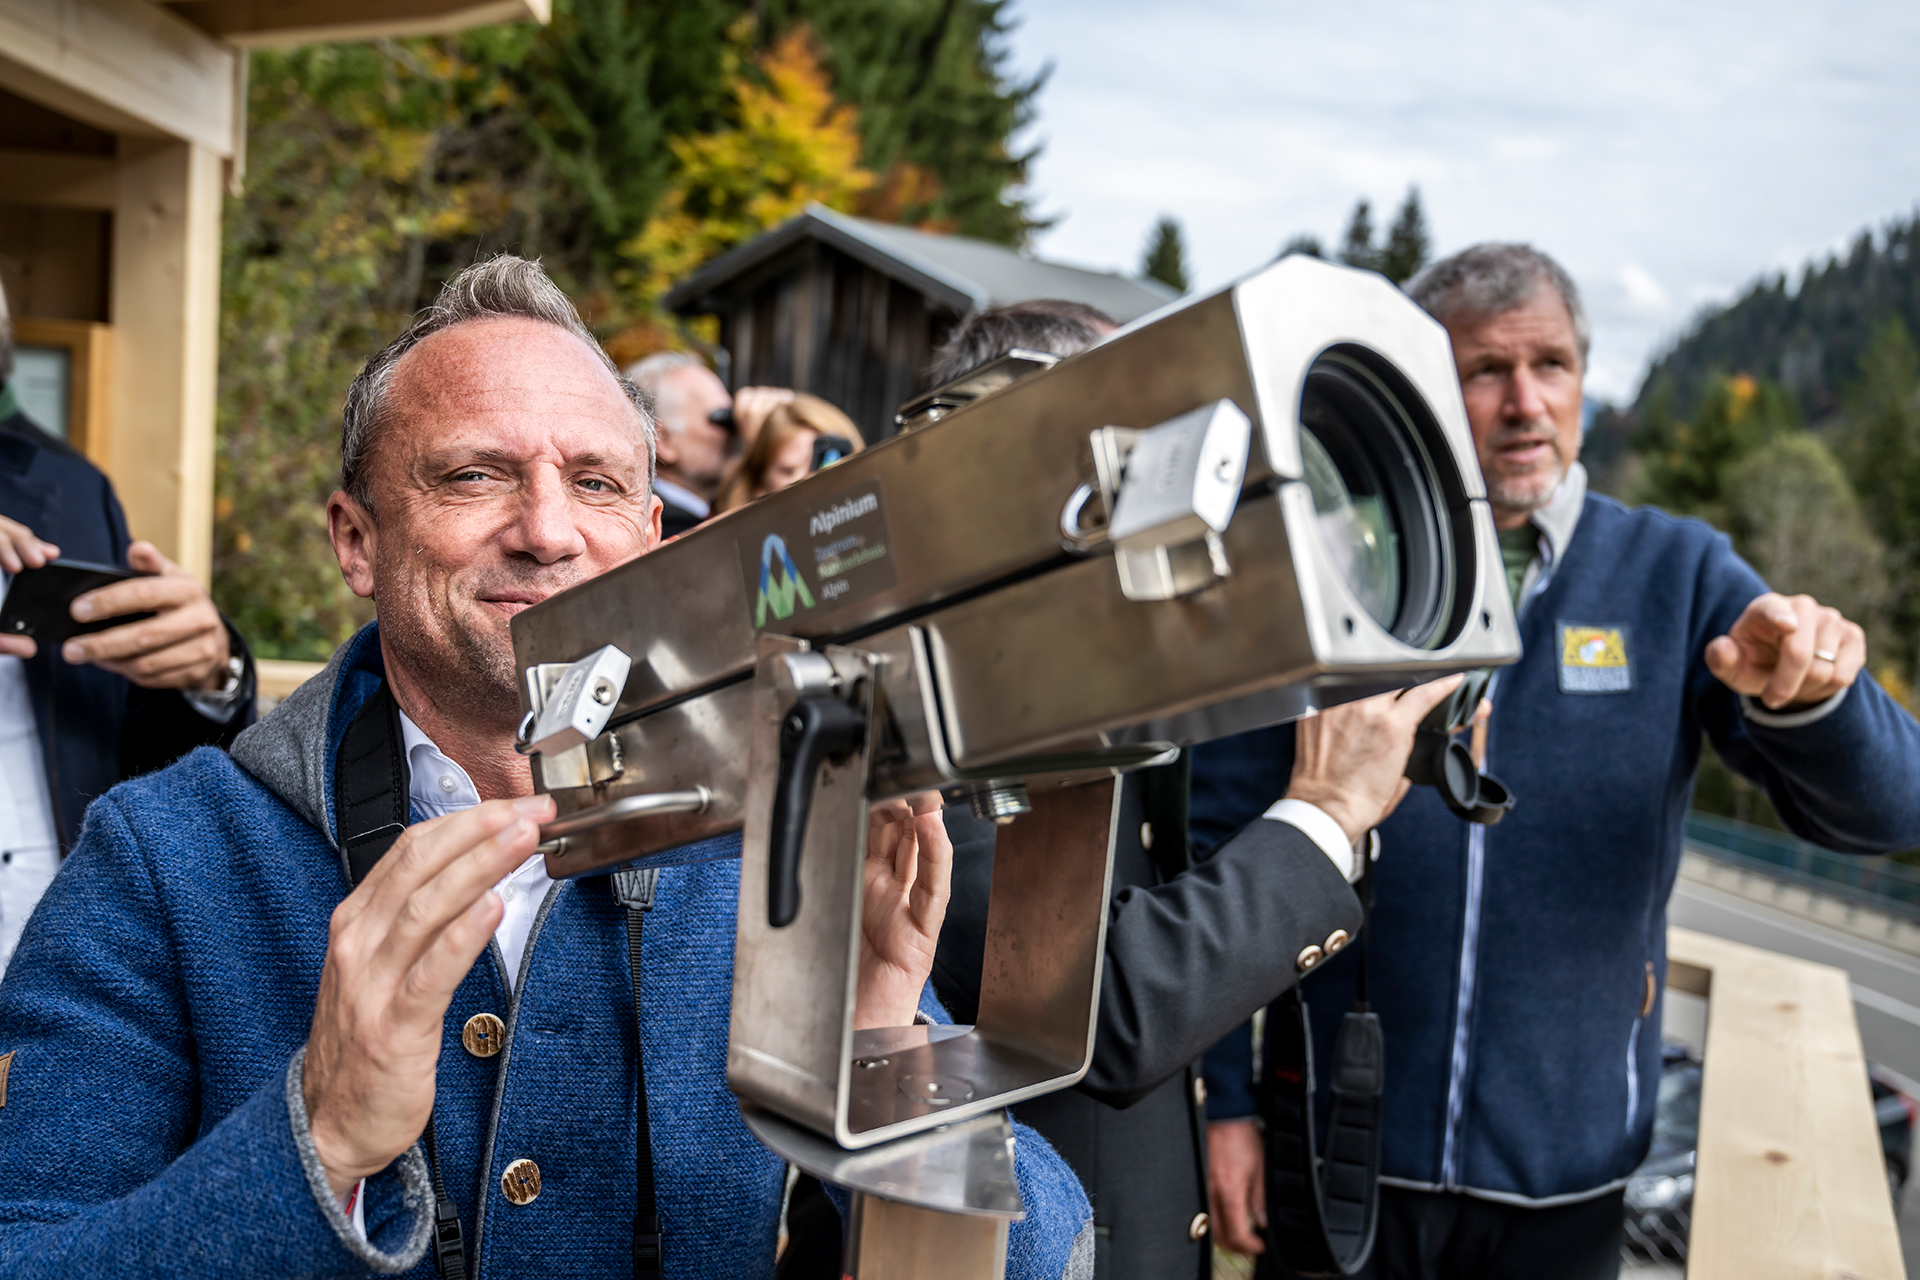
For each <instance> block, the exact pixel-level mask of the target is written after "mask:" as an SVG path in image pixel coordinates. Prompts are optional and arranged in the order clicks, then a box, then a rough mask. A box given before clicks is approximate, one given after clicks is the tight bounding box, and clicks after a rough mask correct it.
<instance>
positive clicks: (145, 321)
mask: <svg viewBox="0 0 1920 1280" xmlns="http://www.w3.org/2000/svg"><path fill="white" fill-rule="evenodd" d="M221 169H222V164H221V159H220V157H219V156H217V155H215V154H214V153H213V152H212V151H210V150H208V149H207V148H204V147H198V146H194V145H192V144H190V143H185V142H159V141H152V140H149V139H144V138H124V139H122V140H121V144H120V191H119V201H118V205H117V207H116V209H115V211H114V218H113V316H112V319H113V327H114V335H115V337H114V359H113V373H112V380H111V403H112V408H111V416H112V421H113V424H114V425H113V431H112V438H111V439H110V440H109V442H108V447H107V451H106V459H107V461H106V471H107V474H108V475H110V476H111V477H112V478H113V482H114V487H115V488H116V489H117V490H118V491H119V494H120V502H121V505H122V506H124V507H125V508H126V512H127V523H128V524H129V525H130V526H131V528H132V530H133V535H134V536H135V537H136V538H147V539H150V540H151V541H152V542H153V543H154V544H155V545H156V546H158V547H159V548H160V550H161V551H162V552H163V553H165V554H166V555H168V556H170V557H172V558H173V559H174V560H176V561H178V562H179V563H180V564H182V565H184V566H185V567H186V568H187V569H188V570H189V571H191V572H192V573H194V574H196V575H197V576H198V577H199V578H200V579H201V580H202V581H206V580H208V578H209V576H210V574H211V572H212V568H213V447H214V406H215V384H216V379H217V377H218V373H219V339H220V210H221V200H222V196H223V192H224V182H223V174H222V172H221Z"/></svg>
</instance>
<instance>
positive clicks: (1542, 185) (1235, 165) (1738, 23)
mask: <svg viewBox="0 0 1920 1280" xmlns="http://www.w3.org/2000/svg"><path fill="white" fill-rule="evenodd" d="M1016 17H1017V18H1018V20H1019V21H1020V22H1021V24H1022V25H1021V26H1020V28H1019V29H1018V30H1017V31H1016V32H1015V34H1014V38H1013V49H1014V53H1015V59H1016V61H1017V63H1018V64H1019V65H1020V66H1022V67H1025V68H1029V69H1032V68H1037V67H1038V66H1039V65H1040V64H1042V63H1043V62H1046V61H1052V62H1053V63H1055V65H1056V71H1055V74H1054V78H1053V80H1052V81H1051V82H1050V83H1049V85H1048V87H1047V89H1046V90H1045V92H1044V93H1043V95H1042V97H1041V100H1040V104H1039V105H1040V115H1039V123H1038V125H1037V126H1036V135H1035V136H1036V139H1044V140H1045V142H1046V150H1045V152H1044V153H1043V154H1042V156H1041V158H1040V160H1039V162H1038V164H1037V165H1036V166H1035V170H1034V175H1033V189H1034V193H1035V194H1036V195H1038V196H1039V198H1040V200H1041V208H1042V209H1043V210H1045V211H1049V212H1054V213H1058V214H1061V215H1064V216H1063V218H1062V221H1061V223H1060V224H1059V226H1058V227H1056V228H1055V229H1054V230H1052V231H1050V232H1048V233H1046V234H1045V235H1043V236H1042V237H1041V240H1040V242H1039V246H1038V247H1039V248H1040V251H1041V252H1042V253H1045V254H1046V255H1048V256H1050V257H1061V258H1066V259H1069V260H1073V261H1082V262H1089V263H1096V264H1101V265H1105V266H1109V267H1122V268H1127V269H1132V268H1134V267H1136V266H1137V265H1138V262H1139V258H1140V250H1141V246H1142V244H1143V242H1144V240H1145V236H1146V232H1147V228H1148V227H1149V226H1150V225H1151V223H1152V222H1153V220H1154V219H1155V218H1156V217H1158V216H1159V215H1160V214H1161V213H1163V212H1164V213H1171V214H1173V215H1174V216H1176V217H1178V218H1180V219H1181V221H1182V222H1183V223H1184V224H1185V226H1186V230H1187V236H1188V248H1189V257H1190V261H1191V262H1192V265H1193V270H1194V275H1195V278H1196V281H1197V283H1198V284H1199V286H1200V287H1202V288H1208V287H1213V286H1216V285H1218V284H1221V283H1223V282H1225V281H1226V280H1228V279H1231V278H1232V277H1234V276H1236V275H1239V274H1241V273H1242V272H1244V271H1247V270H1249V269H1251V268H1253V267H1256V266H1258V265H1260V264H1261V263H1263V262H1265V261H1266V260H1268V259H1269V258H1271V257H1272V256H1273V253H1274V251H1275V250H1276V249H1277V248H1278V247H1279V245H1280V244H1281V243H1282V242H1284V241H1285V240H1287V239H1288V238H1289V237H1290V236H1292V235H1294V234H1295V233H1298V232H1302V231H1311V232H1313V233H1315V234H1318V235H1319V236H1320V237H1321V238H1322V239H1324V240H1329V241H1331V240H1334V239H1335V238H1337V237H1338V235H1339V234H1340V232H1341V230H1342V228H1343V226H1344V223H1345V220H1346V216H1347V213H1348V211H1349V210H1350V209H1351V208H1352V205H1353V202H1354V200H1355V199H1356V198H1357V197H1360V196H1366V197H1368V198H1369V199H1371V200H1372V202H1373V205H1374V210H1375V218H1376V222H1377V223H1384V222H1385V221H1386V220H1387V219H1388V218H1390V217H1391V215H1392V212H1393V209H1394V208H1395V207H1397V206H1398V204H1399V202H1400V199H1401V197H1402V196H1403V195H1404V193H1405V192H1406V189H1407V188H1408V186H1409V185H1415V184H1417V185H1418V186H1419V187H1420V190H1421V195H1422V197H1423V199H1424V200H1425V202H1426V208H1427V215H1428V221H1429V225H1430V226H1431V228H1432V230H1433V233H1434V236H1435V240H1436V247H1437V249H1438V250H1439V251H1440V252H1443V253H1444V252H1449V251H1451V250H1455V249H1459V248H1463V247H1465V246H1466V245H1468V244H1471V243H1473V242H1475V241H1479V240H1486V239H1496V238H1498V239H1518V240H1526V241H1528V242H1530V243H1533V244H1536V245H1538V246H1539V247H1541V248H1543V249H1545V250H1547V251H1548V252H1550V253H1552V254H1554V255H1555V256H1556V257H1558V258H1559V259H1560V260H1561V261H1562V262H1564V263H1565V264H1566V266H1567V268H1568V270H1569V271H1571V272H1573V274H1574V276H1575V278H1576V279H1578V280H1579V281H1580V282H1581V284H1582V286H1583V288H1584V289H1585V291H1586V292H1587V293H1588V295H1589V305H1590V309H1591V310H1592V312H1593V319H1594V328H1595V346H1594V356H1593V363H1592V369H1591V372H1590V374H1589V390H1590V391H1592V392H1593V393H1594V394H1597V395H1602V396H1607V397H1610V398H1616V399H1618V398H1624V397H1627V396H1630V395H1632V394H1633V392H1634V390H1635V389H1636V388H1637V386H1638V382H1639V378H1640V375H1641V373H1642V371H1643V370H1644V367H1645V363H1646V360H1647V359H1648V357H1649V356H1650V355H1651V354H1652V353H1654V352H1655V351H1656V350H1657V349H1658V348H1659V346H1660V345H1661V344H1663V343H1665V342H1668V341H1670V340H1671V339H1672V337H1673V336H1674V335H1675V334H1676V333H1677V332H1679V331H1680V329H1681V328H1682V327H1683V326H1684V324H1685V322H1686V320H1687V319H1688V317H1689V316H1690V315H1692V314H1693V312H1694V311H1695V310H1697V309H1698V307H1699V306H1701V305H1702V304H1703V303H1706V302H1711V301H1723V300H1726V299H1729V298H1731V297H1732V296H1734V295H1735V294H1736V293H1737V292H1738V291H1739V290H1740V289H1742V288H1743V287H1744V286H1745V285H1746V284H1747V283H1748V282H1749V281H1751V280H1752V279H1754V278H1755V277H1757V276H1759V275H1760V274H1762V273H1764V272H1772V271H1776V270H1781V269H1788V270H1790V271H1791V272H1793V274H1795V275H1796V276H1797V268H1798V265H1799V263H1800V262H1801V261H1803V260H1804V259H1805V258H1807V257H1810V256H1814V255H1816V254H1823V253H1824V252H1826V251H1827V250H1828V249H1829V248H1830V247H1832V246H1834V245H1836V244H1844V242H1846V241H1847V240H1849V239H1850V237H1851V236H1852V234H1853V233H1854V232H1855V231H1856V229H1858V228H1860V227H1863V226H1869V225H1877V224H1879V223H1881V222H1883V221H1884V220H1885V219H1887V218H1888V217H1890V216H1894V215H1897V214H1903V213H1905V212H1907V211H1909V210H1911V209H1913V208H1914V206H1915V202H1916V199H1920V152H1917V151H1916V150H1915V149H1914V148H1913V147H1912V146H1911V145H1910V144H1909V141H1908V138H1907V136H1906V135H1907V134H1908V132H1909V131H1910V130H1909V126H1910V122H1911V121H1913V120H1915V119H1920V76H1916V75H1914V74H1913V68H1914V67H1915V66H1916V65H1920V5H1914V4H1912V3H1911V2H1910V0H1835V2H1834V3H1830V4H1827V5H1823V6H1808V5H1799V4H1788V3H1784V2H1782V0H1756V2H1755V3H1745V4H1734V3H1731V2H1730V0H1702V2H1701V3H1696V4H1693V5H1674V4H1672V3H1670V0H1668V2H1666V3H1655V2H1654V0H1619V2H1618V3H1614V4H1609V5H1606V6H1599V5H1574V4H1551V5H1549V4H1545V3H1536V4H1531V5H1514V4H1510V3H1496V2H1495V0H1456V2H1455V3H1453V4H1449V5H1435V4H1428V3H1414V2H1413V0H1400V2H1397V3H1390V2H1387V0H1348V3H1345V4H1340V5H1326V4H1306V3H1300V2H1299V0H1282V2H1273V3H1253V2H1247V3H1213V4H1197V3H1191V2H1189V3H1184V4H1178V5H1175V4H1153V3H1146V2H1145V0H1132V2H1129V0H1098V2H1096V0H1022V3H1021V5H1020V7H1019V9H1018V10H1017V12H1016Z"/></svg>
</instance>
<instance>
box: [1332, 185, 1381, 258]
mask: <svg viewBox="0 0 1920 1280" xmlns="http://www.w3.org/2000/svg"><path fill="white" fill-rule="evenodd" d="M1340 261H1342V262H1344V263H1346V264H1347V265H1348V266H1350V267H1359V268H1360V269H1361V270H1363V271H1377V270H1379V269H1380V251H1379V250H1378V249H1376V248H1375V247H1374V244H1373V205H1372V204H1371V203H1370V202H1369V201H1368V200H1367V198H1366V197H1365V196H1362V197H1361V198H1360V199H1359V200H1357V201H1356V202H1355V203H1354V206H1353V216H1352V217H1350V218H1348V219H1347V233H1346V235H1345V236H1343V237H1342V238H1341V242H1340Z"/></svg>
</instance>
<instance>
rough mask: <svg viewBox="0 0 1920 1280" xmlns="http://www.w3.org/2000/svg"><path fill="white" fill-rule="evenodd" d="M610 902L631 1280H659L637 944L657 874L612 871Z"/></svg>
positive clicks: (650, 907)
mask: <svg viewBox="0 0 1920 1280" xmlns="http://www.w3.org/2000/svg"><path fill="white" fill-rule="evenodd" d="M607 879H608V881H609V883H610V884H611V885H612V886H613V900H614V901H615V902H618V903H619V904H620V905H621V906H623V907H625V908H626V909H627V973H628V976H629V977H631V978H632V980H633V1070H634V1077H635V1081H634V1083H635V1090H634V1092H635V1103H634V1121H633V1130H634V1136H633V1151H634V1171H633V1280H659V1278H660V1277H661V1275H662V1274H663V1271H662V1262H661V1256H660V1246H661V1234H662V1233H661V1230H660V1206H659V1204H658V1198H657V1196H656V1194H655V1190H654V1176H653V1135H652V1132H651V1131H650V1128H649V1126H648V1123H647V1046H646V1042H645V1038H644V1037H643V1036H642V1035H641V1034H640V1026H641V1022H640V995H641V987H640V969H641V954H640V943H641V935H642V932H643V931H644V930H645V928H646V923H647V912H649V911H651V910H653V891H654V887H655V885H657V884H658V882H659V879H660V873H659V872H658V871H657V870H653V869H648V870H645V871H616V872H614V873H613V874H612V875H611V876H608V877H607Z"/></svg>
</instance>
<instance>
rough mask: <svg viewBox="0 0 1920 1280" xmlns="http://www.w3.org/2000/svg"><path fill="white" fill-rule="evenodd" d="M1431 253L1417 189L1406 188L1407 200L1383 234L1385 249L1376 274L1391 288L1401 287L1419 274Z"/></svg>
mask: <svg viewBox="0 0 1920 1280" xmlns="http://www.w3.org/2000/svg"><path fill="white" fill-rule="evenodd" d="M1432 251H1433V242H1432V240H1431V239H1430V238H1429V237H1428V235H1427V215H1426V211H1425V210H1423V209H1422V208H1421V207H1420V188H1418V187H1408V188H1407V198H1406V200H1405V201H1404V202H1402V204H1401V205H1400V212H1399V214H1397V215H1396V216H1395V217H1394V220H1393V227H1392V229H1391V230H1389V231H1388V232H1387V245H1386V248H1385V249H1383V250H1381V252H1380V255H1379V269H1380V274H1382V275H1384V276H1385V277H1386V278H1387V279H1389V280H1391V281H1393V282H1394V283H1395V284H1405V283H1406V282H1407V281H1409V280H1411V279H1413V278H1414V277H1415V276H1416V275H1418V274H1420V268H1422V267H1424V266H1426V265H1427V256H1428V255H1429V254H1430V253H1431V252H1432Z"/></svg>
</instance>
